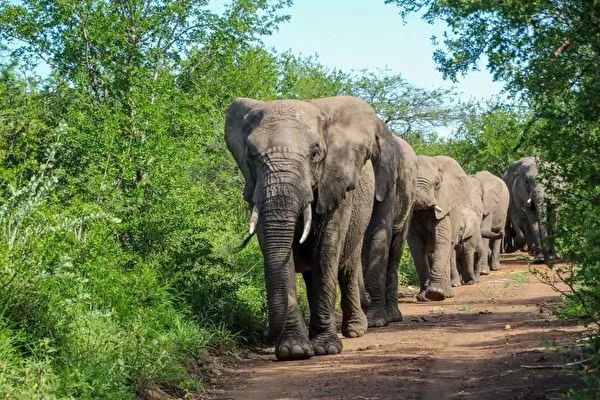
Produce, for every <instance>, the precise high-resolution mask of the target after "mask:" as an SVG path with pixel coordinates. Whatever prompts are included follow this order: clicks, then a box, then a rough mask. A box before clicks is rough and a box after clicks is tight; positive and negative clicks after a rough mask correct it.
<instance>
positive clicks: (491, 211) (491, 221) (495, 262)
mask: <svg viewBox="0 0 600 400" xmlns="http://www.w3.org/2000/svg"><path fill="white" fill-rule="evenodd" d="M475 178H476V179H477V180H478V181H479V182H481V184H482V185H483V209H484V215H483V220H482V222H481V229H482V230H486V231H490V232H494V233H502V235H501V236H500V237H498V238H497V239H488V238H486V237H484V238H483V254H482V256H481V260H480V265H479V267H478V268H477V269H478V270H479V271H480V273H481V274H488V273H489V271H490V270H492V271H497V270H499V269H500V268H502V266H501V265H500V251H501V246H502V237H503V236H504V227H505V226H506V217H507V214H508V204H509V202H510V194H509V192H508V187H507V186H506V183H504V181H503V180H502V179H501V178H499V177H497V176H495V175H493V174H492V173H491V172H488V171H479V172H477V173H476V174H475Z"/></svg>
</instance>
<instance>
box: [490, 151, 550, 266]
mask: <svg viewBox="0 0 600 400" xmlns="http://www.w3.org/2000/svg"><path fill="white" fill-rule="evenodd" d="M502 180H504V182H505V183H506V186H507V187H508V190H509V193H510V202H509V207H508V219H507V224H506V232H505V251H506V252H507V253H510V252H513V251H516V250H520V249H522V248H523V247H524V246H525V245H527V247H528V249H529V251H530V252H531V253H533V255H534V259H533V263H534V264H541V263H544V262H549V261H550V258H551V257H553V256H554V254H553V253H554V251H553V249H551V248H548V246H547V245H546V246H544V245H543V244H544V243H547V239H548V231H547V227H546V218H545V217H546V215H547V209H546V200H547V199H546V194H545V190H544V188H543V186H542V185H541V184H540V182H539V174H538V168H537V160H536V159H535V158H534V157H524V158H522V159H520V160H518V161H515V162H514V163H513V164H512V165H511V166H510V167H509V168H508V170H507V171H506V173H505V174H504V175H503V176H502Z"/></svg>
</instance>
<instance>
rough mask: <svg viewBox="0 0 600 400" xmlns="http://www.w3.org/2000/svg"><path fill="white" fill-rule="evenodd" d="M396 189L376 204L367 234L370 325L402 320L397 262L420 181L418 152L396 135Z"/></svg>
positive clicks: (365, 259) (365, 266) (365, 253)
mask: <svg viewBox="0 0 600 400" xmlns="http://www.w3.org/2000/svg"><path fill="white" fill-rule="evenodd" d="M392 145H393V146H392V151H393V152H394V153H395V154H396V166H395V168H396V171H397V179H396V187H395V189H396V193H395V196H388V198H386V199H385V200H384V201H382V202H379V203H377V204H375V206H374V208H373V215H372V217H371V222H370V223H369V227H368V228H367V232H366V234H365V240H364V245H363V246H364V247H363V270H364V279H365V284H366V290H367V293H368V297H367V299H366V300H363V309H364V310H365V314H366V315H367V320H368V323H369V327H372V326H384V325H387V324H388V323H390V322H396V321H401V320H402V314H401V313H400V310H399V309H398V269H397V268H398V264H399V263H400V258H401V257H402V249H403V247H404V241H405V240H406V236H407V234H408V227H409V225H410V219H411V217H412V209H413V202H414V194H415V187H416V181H417V155H416V154H415V152H414V150H413V149H412V147H411V146H410V145H409V144H408V143H407V142H406V141H405V140H403V139H401V138H399V137H394V140H393V141H392Z"/></svg>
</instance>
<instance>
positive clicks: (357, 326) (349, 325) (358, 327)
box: [342, 318, 367, 338]
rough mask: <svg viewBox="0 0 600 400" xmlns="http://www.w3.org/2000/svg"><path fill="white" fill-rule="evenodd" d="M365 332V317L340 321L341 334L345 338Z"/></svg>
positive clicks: (361, 334) (354, 336)
mask: <svg viewBox="0 0 600 400" xmlns="http://www.w3.org/2000/svg"><path fill="white" fill-rule="evenodd" d="M365 333H367V319H366V318H365V320H364V321H350V322H343V323H342V335H344V337H347V338H357V337H361V336H363V335H364V334H365Z"/></svg>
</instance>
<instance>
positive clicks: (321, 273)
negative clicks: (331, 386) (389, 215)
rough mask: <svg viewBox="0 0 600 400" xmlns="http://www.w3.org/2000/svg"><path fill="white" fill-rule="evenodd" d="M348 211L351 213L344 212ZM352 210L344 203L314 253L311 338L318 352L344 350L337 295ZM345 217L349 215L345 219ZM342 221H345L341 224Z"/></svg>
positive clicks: (315, 350) (328, 224) (325, 228)
mask: <svg viewBox="0 0 600 400" xmlns="http://www.w3.org/2000/svg"><path fill="white" fill-rule="evenodd" d="M344 212H347V215H344ZM349 214H350V213H349V209H345V210H344V209H343V207H342V206H340V209H338V212H336V213H335V214H334V215H333V216H332V217H331V219H330V220H329V221H327V222H326V226H324V227H323V228H322V229H323V230H322V234H321V236H320V237H319V239H318V240H319V243H318V246H317V248H316V249H315V254H314V255H313V260H314V261H313V267H312V268H311V270H312V276H313V280H312V284H313V296H314V299H313V304H314V307H313V310H311V314H310V332H309V337H310V340H311V342H312V345H313V350H314V353H315V355H325V354H336V353H339V352H341V351H342V341H341V340H340V339H339V338H338V337H337V333H336V326H335V297H336V288H337V285H336V284H337V278H338V266H339V261H340V255H341V254H340V253H341V249H342V247H343V246H342V238H345V236H346V232H347V230H348V221H349ZM344 217H345V218H344ZM340 221H342V223H340Z"/></svg>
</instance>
